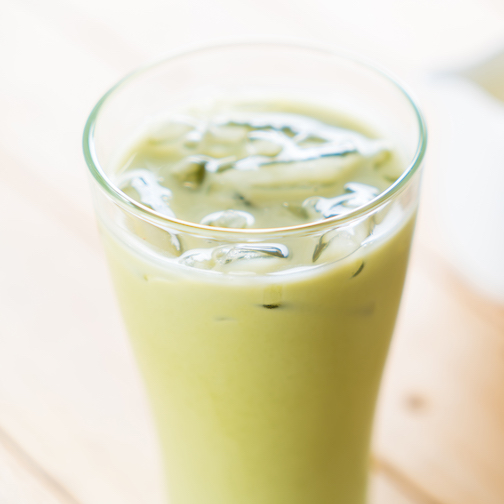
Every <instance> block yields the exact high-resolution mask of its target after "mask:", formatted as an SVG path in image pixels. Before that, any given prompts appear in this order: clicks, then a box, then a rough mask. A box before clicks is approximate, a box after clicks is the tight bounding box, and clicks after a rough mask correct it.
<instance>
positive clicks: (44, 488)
mask: <svg viewBox="0 0 504 504" xmlns="http://www.w3.org/2000/svg"><path fill="white" fill-rule="evenodd" d="M27 466H28V467H27ZM0 502H1V503H2V504H34V503H36V504H79V503H78V502H77V501H76V500H75V499H74V498H73V497H72V496H71V495H70V494H69V493H68V492H67V491H66V490H65V489H64V488H62V487H61V486H60V485H59V484H58V483H57V482H56V481H55V480H54V479H52V477H51V476H50V475H48V474H47V473H46V472H45V471H44V470H43V469H42V468H41V467H40V466H37V465H36V464H34V463H33V461H32V460H31V459H29V458H28V457H27V456H26V454H25V453H24V452H22V450H20V449H19V447H18V446H17V445H16V444H15V443H14V442H13V441H12V440H11V439H10V438H9V437H8V436H7V435H6V434H5V433H4V432H3V431H1V430H0Z"/></svg>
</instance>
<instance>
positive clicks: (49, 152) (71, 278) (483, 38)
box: [0, 0, 504, 504]
mask: <svg viewBox="0 0 504 504" xmlns="http://www.w3.org/2000/svg"><path fill="white" fill-rule="evenodd" d="M490 5H491V2H487V4H480V3H478V2H477V1H476V0H462V1H460V2H457V5H456V7H457V9H456V14H454V12H455V11H454V2H453V0H442V1H440V0H426V1H425V2H422V3H421V4H418V3H414V2H413V3H412V2H399V1H398V0H384V1H383V2H379V3H377V2H372V1H371V0H362V2H353V3H352V2H347V3H346V5H345V4H342V3H340V2H338V3H330V2H327V1H325V0H314V1H313V2H311V3H310V4H307V3H306V2H302V1H301V0H293V1H292V2H289V3H288V4H287V3H286V2H285V1H283V0H273V1H268V2H266V1H264V0H243V1H241V2H235V1H233V0H212V1H204V0H188V1H187V2H178V3H176V2H172V3H170V4H168V3H164V2H161V1H157V0H146V1H145V2H143V3H142V5H141V7H140V6H139V4H138V2H134V1H133V0H125V1H122V2H118V1H114V0H88V1H87V2H81V1H80V0H68V1H66V0H47V1H45V2H43V3H41V2H37V1H35V0H4V1H3V2H2V15H1V16H0V60H1V61H2V69H1V72H2V75H1V78H0V110H1V114H0V175H1V177H2V184H0V237H1V241H0V245H1V247H0V258H1V261H0V306H1V307H2V308H1V310H0V328H1V329H0V503H2V504H32V503H37V504H140V503H141V504H145V503H148V504H158V503H159V504H161V503H162V502H163V499H162V483H161V476H160V468H159V467H160V464H159V454H158V451H157V443H156V438H155V434H154V433H153V429H152V425H151V419H150V414H149V411H148V406H147V404H146V401H145V397H144V394H143V388H142V384H141V381H140V379H139V377H138V374H137V371H136V367H135V363H134V359H133V356H132V354H131V351H130V348H129V346H128V344H127V341H126V337H125V334H124V329H123V327H122V323H121V321H120V318H119V316H118V311H117V307H116V304H115V299H114V296H113V294H112V290H111V285H110V283H109V280H108V273H107V270H106V266H105V262H104V258H103V254H102V252H101V247H100V244H99V238H98V234H97V232H96V229H95V226H94V217H93V210H92V206H91V198H90V194H89V190H88V180H87V175H86V168H85V165H84V162H83V159H82V154H81V147H80V142H81V131H82V128H83V124H84V122H85V120H86V117H87V115H88V113H89V111H90V109H91V108H92V106H93V105H94V103H95V102H96V101H97V100H98V98H99V97H100V96H101V94H103V92H105V91H106V89H108V88H109V87H110V86H111V85H112V84H114V83H115V81H116V80H118V79H119V78H120V77H121V76H122V75H123V74H124V73H126V72H128V71H130V70H132V69H133V68H135V67H137V66H138V65H141V64H144V63H146V62H147V61H150V60H153V59H157V58H160V57H161V56H163V55H164V54H166V53H167V52H169V51H171V50H173V49H175V48H177V47H180V46H183V45H188V44H195V43H201V42H205V41H209V40H215V39H217V38H222V37H233V36H235V37H236V36H247V35H248V36H250V35H286V36H303V37H305V38H312V39H318V40H321V41H325V42H330V43H333V44H337V45H339V46H340V47H342V48H344V49H350V50H357V51H360V52H361V53H363V54H364V55H366V56H368V57H371V58H376V59H378V60H380V61H381V62H382V63H384V64H386V65H387V66H389V67H391V68H392V69H393V70H394V71H395V72H396V73H398V74H400V75H402V76H406V77H408V76H413V78H414V76H415V75H416V74H418V73H420V72H422V71H425V70H427V69H430V68H433V67H440V66H443V65H449V64H452V63H453V62H454V61H463V60H464V58H467V57H471V56H474V55H476V54H479V52H481V51H482V50H483V49H484V48H486V47H489V46H491V45H492V44H493V43H495V41H497V40H500V38H501V34H502V30H503V29H504V18H502V17H501V18H499V17H498V16H496V15H495V11H492V10H491V8H490V7H489V6H490ZM454 16H455V18H454ZM454 19H455V21H454ZM427 33H428V34H429V36H426V34H427ZM467 33H471V37H467ZM398 41H400V43H398ZM425 99H426V101H427V105H426V108H427V110H428V116H429V117H428V118H429V119H432V120H433V121H435V114H432V115H431V114H430V113H429V103H428V96H425ZM433 131H436V128H433ZM437 137H438V138H437V139H436V140H435V141H434V142H433V146H434V148H433V150H432V152H431V154H430V155H429V160H428V170H427V173H426V175H427V176H426V180H425V182H426V183H425V186H424V188H425V191H424V197H423V201H422V203H423V207H424V209H425V210H423V211H422V212H421V216H420V222H419V226H418V234H417V239H416V242H415V247H414V252H413V257H412V262H411V268H410V274H409V277H408V281H407V286H406V290H405V295H404V300H403V305H402V309H401V316H400V319H399V322H398V327H397V331H396V335H395V339H394V344H393V348H392V352H391V355H390V359H389V363H388V367H387V372H386V376H385V380H384V386H383V390H382V394H381V399H380V405H379V411H378V421H377V425H376V433H375V442H374V452H375V455H374V463H373V478H372V492H371V495H372V498H371V502H372V504H501V503H502V502H504V464H503V463H502V454H503V453H504V388H503V387H502V383H504V307H502V306H498V305H495V304H493V303H492V302H490V301H488V300H486V299H484V298H482V297H480V296H478V295H477V294H476V293H474V292H473V291H472V290H471V289H470V288H469V287H468V286H466V285H465V284H463V282H462V281H461V280H460V279H459V278H458V277H457V276H456V275H455V273H454V272H453V271H452V268H451V266H450V264H449V261H448V260H447V257H446V255H443V248H442V246H441V245H440V244H441V241H442V240H440V236H439V233H440V230H439V229H438V228H437V218H436V214H435V212H434V211H432V208H433V205H431V201H430V198H432V197H433V195H434V194H435V191H433V190H432V188H433V187H434V186H435V184H436V170H437V169H442V167H441V166H438V165H437V164H436V163H437V161H436V160H437V155H436V152H439V149H441V148H442V132H439V133H438V134H437Z"/></svg>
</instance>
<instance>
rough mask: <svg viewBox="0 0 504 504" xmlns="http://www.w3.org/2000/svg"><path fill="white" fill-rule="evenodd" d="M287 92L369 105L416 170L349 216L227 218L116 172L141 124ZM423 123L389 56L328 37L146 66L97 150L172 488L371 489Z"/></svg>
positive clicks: (221, 498) (257, 493) (113, 259)
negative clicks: (173, 212) (248, 221)
mask: <svg viewBox="0 0 504 504" xmlns="http://www.w3.org/2000/svg"><path fill="white" fill-rule="evenodd" d="M265 100H267V101H268V102H271V100H288V101H289V102H292V103H298V102H299V103H310V104H315V105H317V106H318V107H319V108H320V107H322V108H324V107H325V108H327V110H336V111H338V113H340V114H342V115H344V116H347V117H350V118H356V119H357V120H358V122H359V123H360V124H365V125H366V126H369V127H370V128H372V129H373V130H375V131H378V132H379V133H380V136H381V137H382V138H386V139H387V141H388V142H390V144H391V145H392V146H393V149H394V152H395V154H396V155H397V156H398V157H399V159H401V163H402V168H403V171H402V175H401V176H400V177H399V178H398V179H397V180H396V181H395V182H394V183H392V185H390V187H389V188H388V189H386V190H385V191H383V192H382V193H381V194H379V195H378V196H377V197H375V198H374V199H373V200H372V201H370V202H369V203H367V204H365V205H363V206H361V207H359V208H357V209H355V210H352V211H350V212H349V213H346V214H344V215H337V216H334V217H330V218H327V219H325V220H322V221H317V222H310V223H308V224H301V225H296V226H291V227H281V228H268V229H230V228H218V227H210V226H206V225H202V224H198V223H191V222H186V221H183V220H181V219H179V218H177V217H168V216H166V215H162V214H160V213H158V212H157V211H156V210H154V209H153V208H150V207H149V206H147V205H145V204H143V203H141V202H138V201H135V200H134V199H132V198H130V197H129V196H128V195H127V194H125V193H124V192H122V191H121V190H120V189H119V187H118V185H117V183H116V170H117V166H118V160H119V159H120V157H121V155H123V154H124V152H125V151H126V150H127V148H128V146H131V145H132V142H134V141H135V139H137V138H138V135H139V133H140V132H142V131H145V130H146V128H151V127H152V126H153V125H159V124H162V123H163V121H166V119H167V118H169V117H170V115H173V114H176V113H178V112H180V111H181V110H185V109H187V108H190V107H191V106H192V105H194V104H198V106H201V105H202V104H203V106H205V104H207V105H208V106H209V107H210V106H212V104H214V103H219V102H226V103H227V102H230V101H236V102H244V101H252V102H256V103H257V102H261V101H265ZM425 147H426V130H425V125H424V121H423V119H422V116H421V113H420V112H419V110H418V108H417V106H416V105H415V103H414V101H413V100H412V98H411V96H410V95H409V94H408V93H407V92H406V91H405V90H404V88H403V87H402V86H400V85H399V84H398V83H397V82H396V81H395V80H394V79H392V78H391V77H389V76H388V75H387V74H386V73H384V72H383V71H381V70H379V69H377V68H375V67H374V66H372V65H369V64H367V63H362V62H360V61H358V60H357V59H355V58H354V57H348V56H346V55H342V54H339V53H336V52H334V51H332V50H330V49H326V48H320V47H311V46H306V45H300V44H297V43H286V42H244V43H230V44H222V45H216V46H211V47H204V48H200V49H196V50H192V51H188V52H185V53H182V54H176V55H173V56H171V57H169V58H167V59H165V60H164V61H161V62H159V63H157V64H154V65H151V66H148V67H146V68H143V69H141V70H139V71H137V72H134V73H132V74H131V75H129V76H127V77H126V78H125V79H123V80H122V81H120V82H119V83H118V84H117V85H116V86H115V87H114V88H112V89H111V90H110V91H109V92H108V93H107V94H106V95H105V96H104V97H103V98H102V99H101V100H100V101H99V102H98V104H97V105H96V107H95V108H94V110H93V111H92V113H91V115H90V117H89V119H88V122H87V124H86V128H85V132H84V153H85V158H86V161H87V164H88V167H89V170H90V173H91V175H92V179H91V180H92V188H93V197H94V203H95V208H96V213H97V217H98V222H99V227H100V230H101V233H102V237H103V242H104V245H105V249H106V252H107V256H108V260H109V265H110V270H111V273H112V277H113V280H114V284H115V287H116V290H117V296H118V298H119V301H120V306H121V310H122V313H123V316H124V320H125V322H126V326H127V329H128V332H129V335H130V338H131V342H132V345H133V347H134V351H135V353H136V356H137V360H138V365H139V367H140V370H141V372H142V374H143V377H144V379H145V384H146V389H147V393H148V395H149V397H150V402H151V405H152V411H153V414H154V419H155V422H156V425H157V429H158V433H159V440H160V443H161V445H162V452H163V455H164V466H165V474H166V486H167V494H168V499H169V502H170V503H172V504H363V503H364V502H365V500H366V486H367V477H368V458H369V446H370V435H371V428H372V422H373V413H374V409H375V402H376V397H377V393H378V389H379V385H380V379H381V375H382V370H383V366H384V363H385V359H386V356H387V351H388V348H389V342H390V338H391V335H392V332H393V329H394V324H395V319H396V315H397V310H398V307H399V301H400V298H401V292H402V288H403V282H404V277H405V273H406V266H407V262H408V254H409V249H410V242H411V237H412V232H413V227H414V221H415V215H416V209H417V203H418V191H419V182H420V172H421V169H420V168H421V164H422V160H423V157H424V152H425Z"/></svg>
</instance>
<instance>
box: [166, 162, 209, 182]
mask: <svg viewBox="0 0 504 504" xmlns="http://www.w3.org/2000/svg"><path fill="white" fill-rule="evenodd" d="M205 165H206V160H204V159H202V158H200V157H197V156H189V157H188V158H185V159H182V160H181V161H179V162H178V163H177V164H175V166H173V168H172V170H171V174H172V175H173V176H174V177H175V178H176V179H177V180H178V181H179V182H180V183H181V184H182V185H183V186H184V187H188V188H189V189H197V188H198V187H199V186H200V185H201V184H202V182H203V180H204V178H205Z"/></svg>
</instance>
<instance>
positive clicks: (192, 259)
mask: <svg viewBox="0 0 504 504" xmlns="http://www.w3.org/2000/svg"><path fill="white" fill-rule="evenodd" d="M213 250H214V249H212V248H209V249H192V250H188V251H187V252H184V253H183V254H182V255H181V256H180V257H179V258H178V261H179V263H180V264H183V265H184V266H189V267H191V268H199V269H206V270H208V269H212V268H213V267H214V266H215V261H214V259H213V258H212V251H213Z"/></svg>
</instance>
